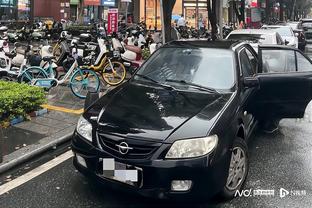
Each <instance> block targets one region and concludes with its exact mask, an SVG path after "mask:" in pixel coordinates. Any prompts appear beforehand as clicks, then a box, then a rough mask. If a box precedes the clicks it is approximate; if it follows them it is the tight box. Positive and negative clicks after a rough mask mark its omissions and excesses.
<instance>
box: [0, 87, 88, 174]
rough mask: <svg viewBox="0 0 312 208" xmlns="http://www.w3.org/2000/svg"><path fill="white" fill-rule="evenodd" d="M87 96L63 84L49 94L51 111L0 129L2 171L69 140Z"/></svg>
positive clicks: (46, 106)
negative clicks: (72, 91) (72, 90)
mask: <svg viewBox="0 0 312 208" xmlns="http://www.w3.org/2000/svg"><path fill="white" fill-rule="evenodd" d="M83 105H84V100H81V99H78V98H76V97H75V96H73V95H72V93H71V92H70V89H69V88H67V87H60V88H58V89H57V90H56V91H51V92H50V93H49V95H48V103H47V105H45V108H48V113H47V114H44V115H42V116H39V117H35V118H32V120H31V121H26V122H22V123H19V124H17V125H14V126H10V127H9V128H7V129H0V158H1V157H2V162H1V159H0V173H3V172H5V171H7V170H8V169H10V168H12V167H14V166H16V165H18V164H20V163H22V162H25V161H26V160H29V159H30V158H32V157H34V156H36V155H38V154H40V153H42V152H44V151H46V150H49V149H51V148H54V147H55V146H57V145H58V144H59V143H63V142H65V141H68V140H69V139H70V138H71V135H72V134H73V132H74V130H75V127H76V125H77V121H78V119H79V116H80V115H81V113H82V112H83Z"/></svg>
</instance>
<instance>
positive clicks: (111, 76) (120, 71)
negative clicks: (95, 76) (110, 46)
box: [101, 61, 126, 86]
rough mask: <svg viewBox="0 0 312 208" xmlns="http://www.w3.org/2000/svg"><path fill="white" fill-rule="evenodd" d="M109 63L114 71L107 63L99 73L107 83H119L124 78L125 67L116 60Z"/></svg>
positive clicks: (113, 84)
mask: <svg viewBox="0 0 312 208" xmlns="http://www.w3.org/2000/svg"><path fill="white" fill-rule="evenodd" d="M111 63H112V65H113V68H114V69H115V71H116V73H114V72H113V71H112V69H111V66H110V64H109V63H107V64H106V65H105V67H104V69H103V71H102V72H101V75H102V77H103V79H104V81H105V82H106V83H107V84H109V85H112V86H115V85H119V84H120V83H122V82H123V81H124V80H125V78H126V68H125V66H124V65H123V64H122V63H120V62H118V61H112V62H111ZM116 78H117V79H116Z"/></svg>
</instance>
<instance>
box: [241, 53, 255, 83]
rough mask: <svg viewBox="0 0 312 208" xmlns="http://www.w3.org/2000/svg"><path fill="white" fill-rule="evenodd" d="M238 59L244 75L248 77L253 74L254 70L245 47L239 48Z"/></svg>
mask: <svg viewBox="0 0 312 208" xmlns="http://www.w3.org/2000/svg"><path fill="white" fill-rule="evenodd" d="M239 61H240V66H241V70H242V73H243V76H244V77H250V76H252V75H254V70H253V67H252V65H251V63H250V59H249V57H248V54H247V52H246V49H243V50H241V52H240V53H239Z"/></svg>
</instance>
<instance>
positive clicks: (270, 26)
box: [262, 25, 291, 28]
mask: <svg viewBox="0 0 312 208" xmlns="http://www.w3.org/2000/svg"><path fill="white" fill-rule="evenodd" d="M262 27H268V28H280V27H288V28H289V27H290V26H289V25H263V26H262ZM290 28H291V27H290Z"/></svg>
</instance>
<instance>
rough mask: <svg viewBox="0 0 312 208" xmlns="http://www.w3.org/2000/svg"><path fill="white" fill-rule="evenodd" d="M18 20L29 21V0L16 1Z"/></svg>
mask: <svg viewBox="0 0 312 208" xmlns="http://www.w3.org/2000/svg"><path fill="white" fill-rule="evenodd" d="M17 11H18V14H17V16H18V20H29V19H30V0H18V3H17Z"/></svg>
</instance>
